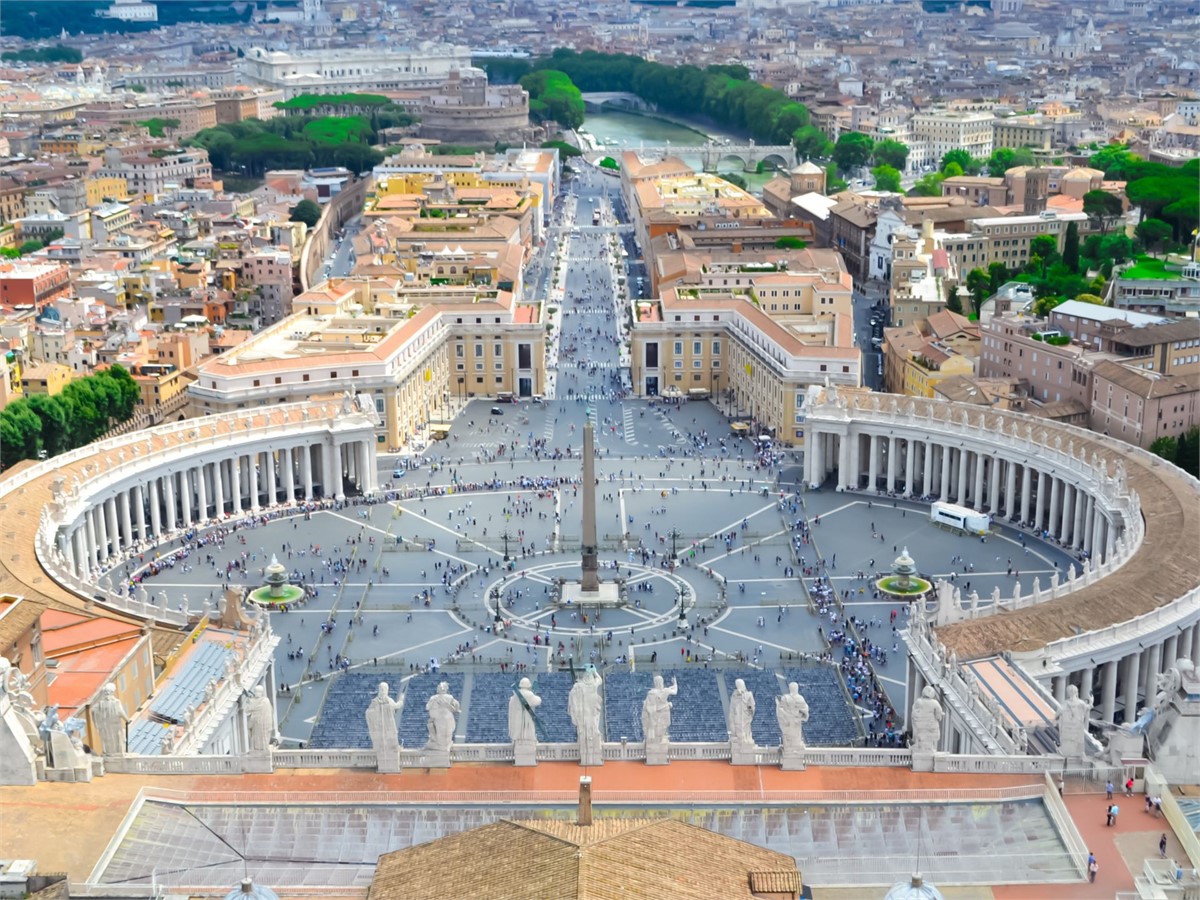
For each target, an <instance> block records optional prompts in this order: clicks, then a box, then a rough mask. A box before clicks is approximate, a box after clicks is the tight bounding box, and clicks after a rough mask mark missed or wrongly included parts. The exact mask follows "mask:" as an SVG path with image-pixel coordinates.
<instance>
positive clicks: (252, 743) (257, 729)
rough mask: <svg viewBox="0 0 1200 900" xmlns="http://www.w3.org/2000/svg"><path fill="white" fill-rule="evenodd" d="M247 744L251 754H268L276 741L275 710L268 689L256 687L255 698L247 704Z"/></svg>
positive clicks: (260, 686)
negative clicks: (272, 742)
mask: <svg viewBox="0 0 1200 900" xmlns="http://www.w3.org/2000/svg"><path fill="white" fill-rule="evenodd" d="M246 725H247V743H248V744H249V749H250V752H251V753H266V752H267V751H268V750H270V749H271V741H272V740H274V739H275V708H274V707H273V706H271V699H270V698H269V697H268V696H267V689H266V688H265V687H263V686H262V685H261V684H259V685H255V687H254V696H252V697H251V698H250V699H249V700H248V701H247V702H246Z"/></svg>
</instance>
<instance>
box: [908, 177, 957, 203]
mask: <svg viewBox="0 0 1200 900" xmlns="http://www.w3.org/2000/svg"><path fill="white" fill-rule="evenodd" d="M960 174H961V173H960ZM945 180H946V176H945V175H943V174H942V173H941V172H930V173H929V174H928V175H922V176H921V177H920V178H919V179H917V183H916V184H914V185H913V186H912V190H911V191H909V193H910V194H911V195H912V196H914V197H940V196H942V182H943V181H945Z"/></svg>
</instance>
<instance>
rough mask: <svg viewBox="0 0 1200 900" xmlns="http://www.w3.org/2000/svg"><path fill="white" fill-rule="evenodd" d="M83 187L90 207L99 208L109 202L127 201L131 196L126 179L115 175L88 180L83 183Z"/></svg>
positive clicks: (98, 176)
mask: <svg viewBox="0 0 1200 900" xmlns="http://www.w3.org/2000/svg"><path fill="white" fill-rule="evenodd" d="M83 187H84V190H85V191H86V195H87V205H88V206H99V205H100V204H102V203H104V202H106V201H108V200H125V199H126V198H127V197H128V196H129V186H128V185H127V184H126V182H125V179H124V178H117V177H116V176H113V175H106V176H100V175H97V176H96V177H94V178H88V179H86V180H85V181H84V182H83Z"/></svg>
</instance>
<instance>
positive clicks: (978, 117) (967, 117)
mask: <svg viewBox="0 0 1200 900" xmlns="http://www.w3.org/2000/svg"><path fill="white" fill-rule="evenodd" d="M995 120H996V117H995V116H994V115H993V114H992V112H991V111H990V110H972V109H932V110H928V111H927V112H919V113H917V114H916V115H914V116H913V117H912V119H911V121H910V122H909V132H910V133H911V134H912V138H913V141H912V143H911V144H910V145H909V159H908V163H909V165H910V166H917V167H919V166H932V165H937V164H938V163H939V162H941V159H942V157H943V156H945V155H946V154H947V153H949V152H950V151H951V150H966V151H967V152H968V153H970V154H971V156H974V157H979V158H987V157H989V156H991V155H992V148H993V147H995V144H994V143H993V132H992V128H993V123H994V122H995Z"/></svg>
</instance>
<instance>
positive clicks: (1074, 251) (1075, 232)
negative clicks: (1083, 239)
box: [1062, 222, 1079, 272]
mask: <svg viewBox="0 0 1200 900" xmlns="http://www.w3.org/2000/svg"><path fill="white" fill-rule="evenodd" d="M1062 259H1063V265H1065V266H1066V267H1067V268H1068V269H1070V270H1071V271H1072V272H1078V271H1079V225H1078V224H1077V223H1075V222H1068V223H1067V233H1066V235H1065V236H1064V237H1063V253H1062Z"/></svg>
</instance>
